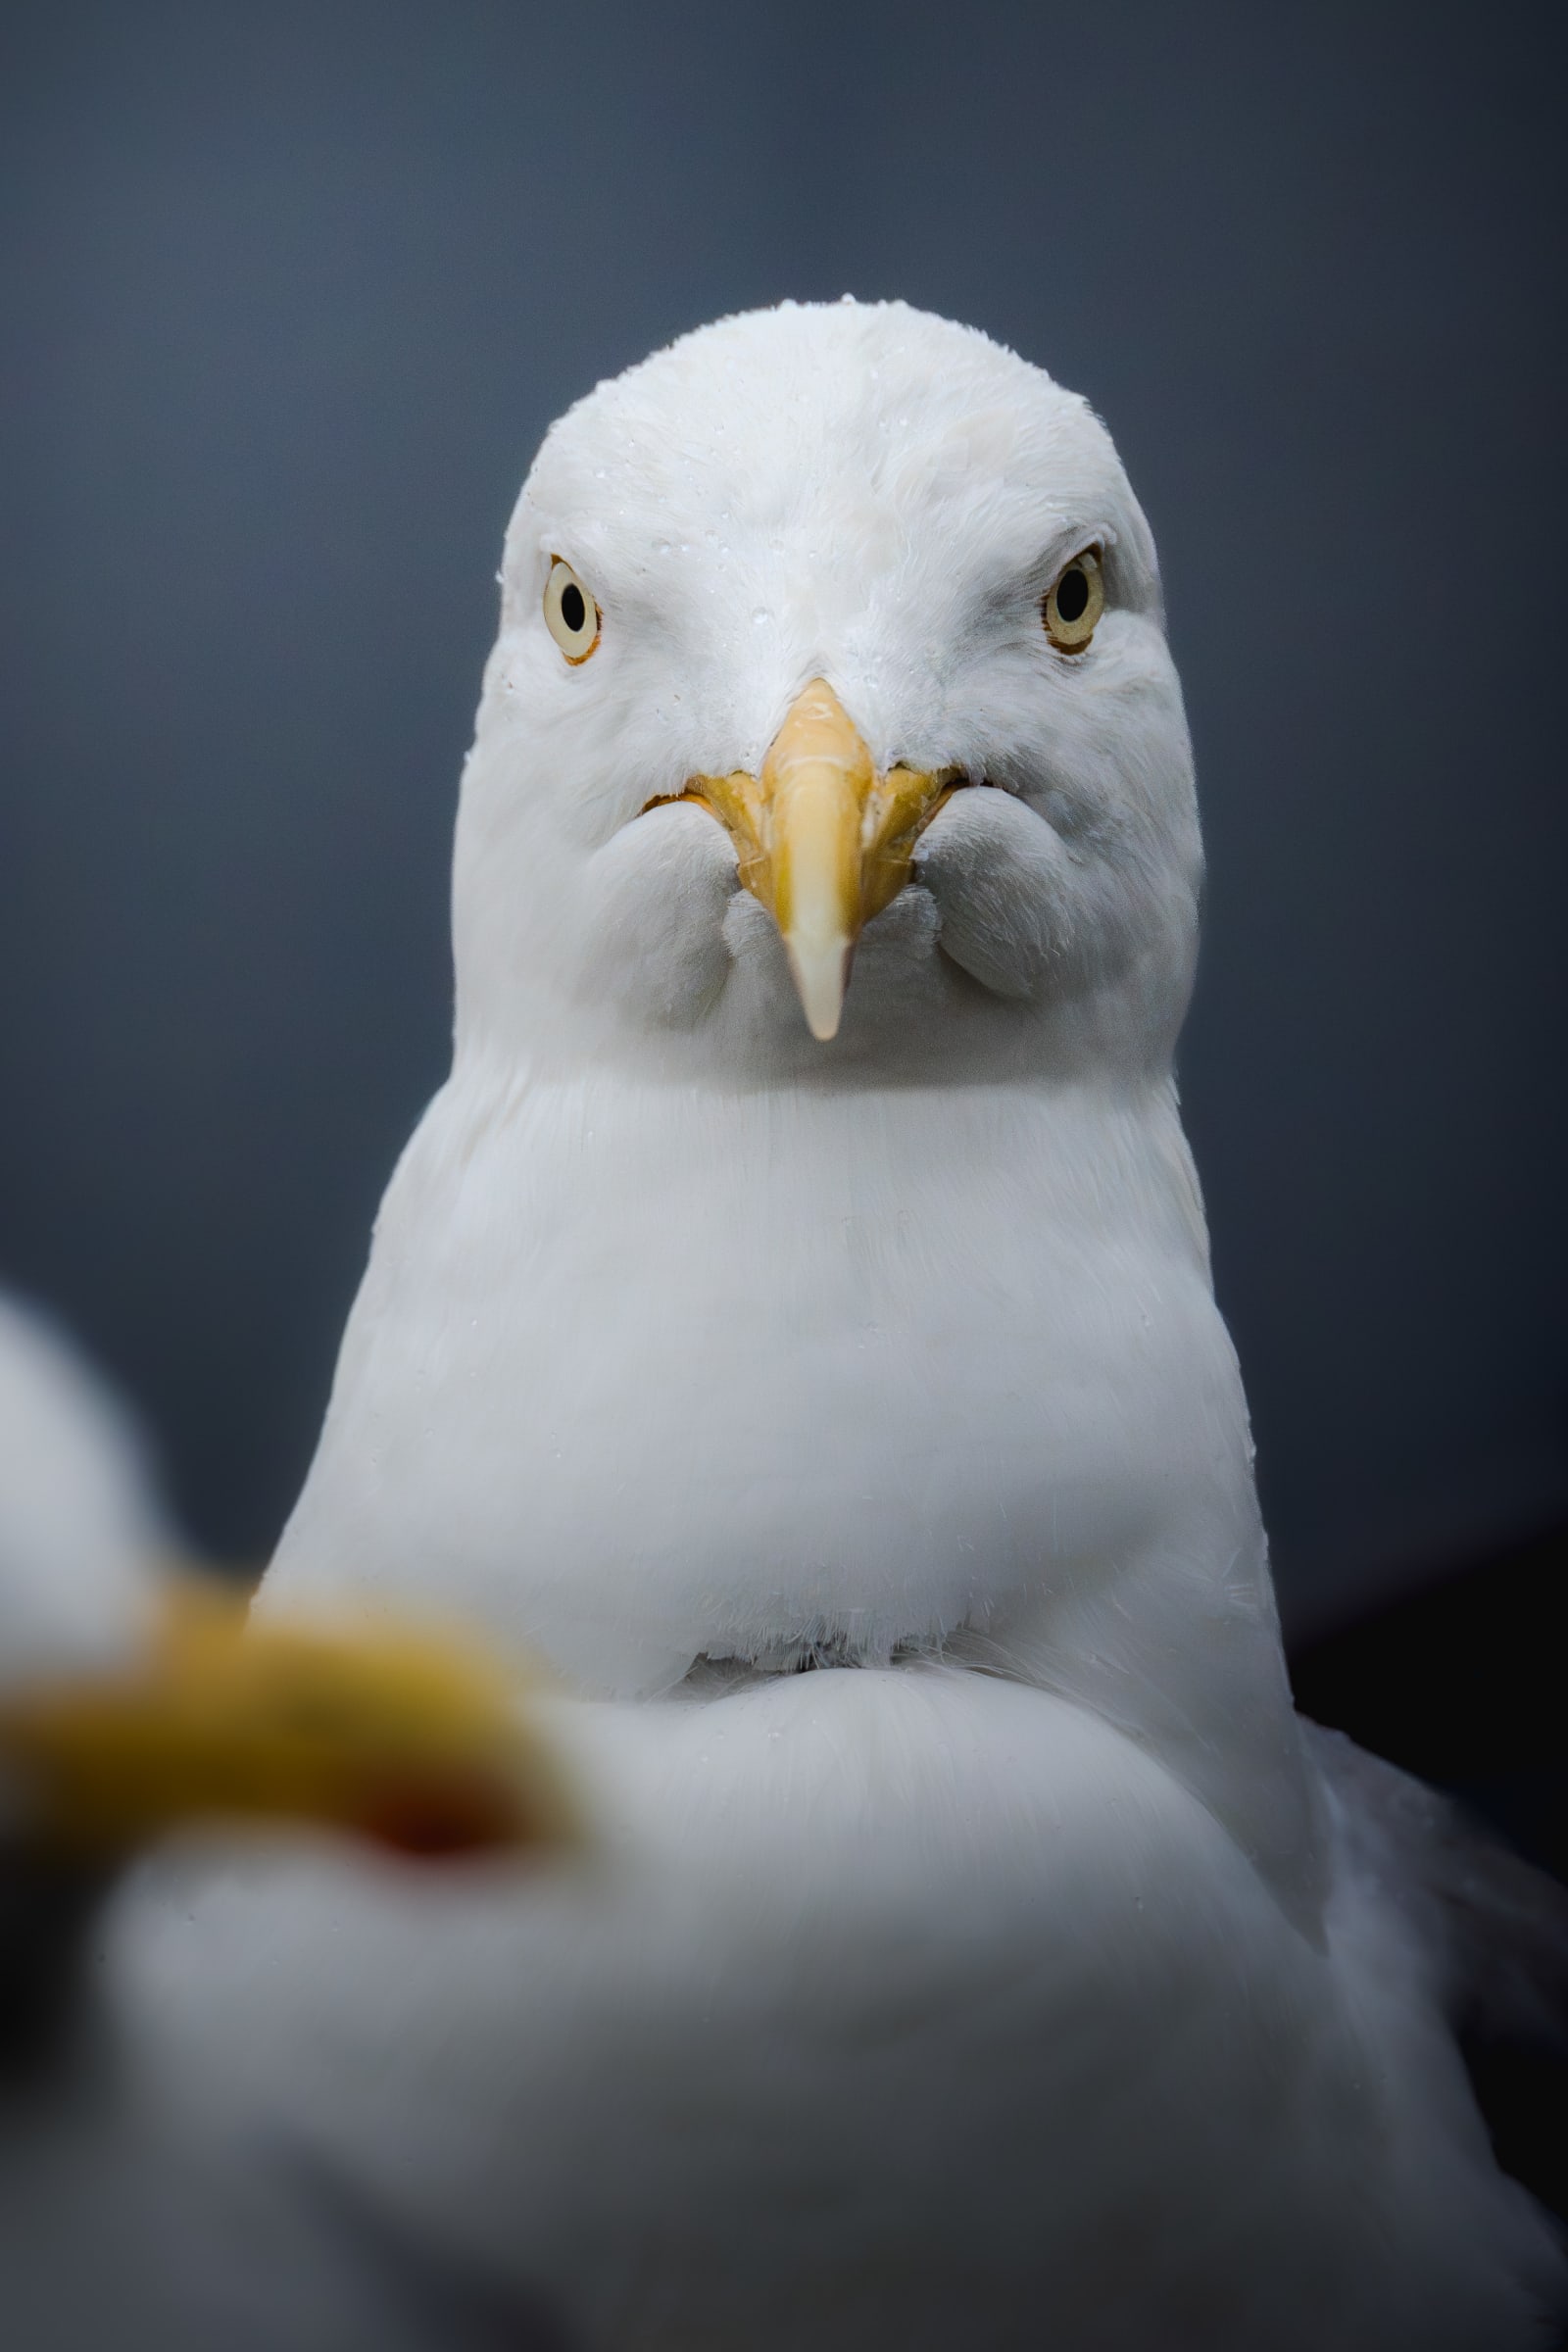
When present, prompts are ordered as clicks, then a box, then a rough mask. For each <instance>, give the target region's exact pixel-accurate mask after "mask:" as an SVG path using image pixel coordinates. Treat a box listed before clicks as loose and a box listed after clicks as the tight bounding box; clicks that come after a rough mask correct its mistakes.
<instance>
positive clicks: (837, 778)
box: [679, 678, 959, 1042]
mask: <svg viewBox="0 0 1568 2352" xmlns="http://www.w3.org/2000/svg"><path fill="white" fill-rule="evenodd" d="M958 780H959V775H958V770H957V769H956V768H945V769H942V770H941V771H940V772H937V773H934V774H928V773H926V772H925V771H923V770H921V769H917V768H911V767H892V768H889V769H888V771H887V773H886V774H885V775H883V776H880V777H879V776H878V775H877V773H876V768H875V764H874V762H873V761H872V759H871V754H870V751H869V749H868V748H867V745H866V742H865V738H864V737H863V736H862V735H861V733H860V731H859V729H858V727H857V726H856V724H855V721H854V720H853V719H852V718H851V717H850V715H849V712H848V711H846V710H845V708H844V705H843V704H842V703H841V702H840V701H839V698H838V696H837V695H836V694H835V693H834V691H833V689H832V687H831V686H829V685H828V683H827V681H826V680H825V679H824V678H814V679H813V680H812V682H811V683H810V685H809V686H807V687H806V688H804V689H803V691H802V692H801V693H800V694H799V695H798V696H797V697H796V699H795V702H794V704H793V705H792V707H791V709H790V711H789V712H788V714H787V715H786V717H785V719H784V723H783V725H782V726H781V727H780V728H779V731H778V733H777V734H776V735H775V736H774V738H773V741H772V743H771V745H770V746H769V748H768V752H767V757H766V758H765V759H764V760H763V761H762V773H761V776H760V778H759V777H757V776H753V775H750V774H748V773H747V772H746V771H745V770H744V769H737V770H736V771H735V772H734V773H733V774H732V775H728V776H697V777H694V778H693V780H692V782H691V783H690V784H689V785H688V786H687V787H686V790H685V792H684V793H682V794H681V795H680V796H679V797H680V798H681V799H683V800H692V801H700V802H701V803H702V804H703V806H704V807H705V808H707V809H711V810H712V812H713V814H714V815H715V816H716V817H717V818H718V820H719V822H720V823H721V824H722V825H723V826H724V827H725V829H726V830H727V831H728V833H729V835H730V838H731V840H732V841H733V842H734V844H735V849H736V853H737V856H738V857H739V859H740V877H741V881H742V882H743V883H744V885H745V887H746V888H747V889H748V890H749V891H750V892H751V893H752V895H753V897H754V898H756V899H759V900H760V902H761V904H762V905H763V906H764V907H766V908H767V910H768V912H769V913H770V914H771V915H772V916H773V919H774V920H775V922H776V923H777V924H778V927H779V931H780V933H781V935H782V937H783V941H784V951H785V954H786V955H787V956H788V957H789V962H790V970H791V972H792V973H793V974H794V978H795V986H796V989H797V990H798V992H799V994H800V1000H801V1005H802V1009H803V1010H804V1012H805V1014H806V1018H807V1022H808V1025H809V1028H810V1032H811V1035H812V1036H813V1037H816V1038H820V1039H822V1040H823V1041H824V1042H825V1041H826V1040H827V1039H828V1038H830V1037H835V1036H837V1034H838V1026H839V1020H840V1017H841V1015H842V1013H843V1009H844V992H845V989H846V988H847V987H848V985H849V978H850V964H851V961H852V959H853V957H854V955H855V943H856V941H857V940H858V938H859V935H860V933H861V931H862V930H863V929H864V927H865V925H866V924H867V923H868V922H869V921H870V920H871V917H872V916H873V915H874V914H880V913H881V911H882V909H883V907H886V906H887V905H888V903H889V901H890V900H892V899H894V898H896V897H897V896H898V894H899V892H900V891H901V890H902V889H903V888H904V885H905V883H906V882H907V880H908V878H909V870H910V865H911V861H912V857H913V851H914V844H915V842H916V840H917V839H918V837H919V835H920V833H921V831H922V830H923V828H924V827H925V826H926V825H928V824H929V823H930V821H931V819H932V817H933V816H934V815H935V814H936V812H937V810H938V809H939V808H940V807H941V806H942V803H943V802H944V801H945V800H946V799H947V797H948V794H949V793H950V792H951V791H952V789H953V787H954V785H955V784H956V782H957V781H958Z"/></svg>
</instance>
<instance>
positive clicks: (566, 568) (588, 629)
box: [545, 556, 600, 662]
mask: <svg viewBox="0 0 1568 2352" xmlns="http://www.w3.org/2000/svg"><path fill="white" fill-rule="evenodd" d="M599 621H600V612H599V607H598V606H597V605H596V604H595V603H594V600H593V598H592V597H591V596H590V595H589V593H588V591H587V589H586V588H585V587H584V586H583V584H582V582H581V580H579V579H578V577H577V574H576V573H575V572H574V571H573V570H572V568H571V565H570V564H563V562H562V560H561V558H560V557H559V556H557V557H556V558H555V560H554V562H553V563H552V564H551V566H550V577H549V579H548V580H546V582H545V626H546V627H547V628H548V629H549V631H550V634H551V636H552V637H553V638H554V639H555V641H556V643H557V644H558V645H559V646H560V648H561V650H562V652H563V653H564V655H565V657H566V660H567V661H568V662H586V661H587V659H588V657H589V655H590V654H591V653H592V652H593V650H594V648H595V647H596V646H597V645H598V643H599Z"/></svg>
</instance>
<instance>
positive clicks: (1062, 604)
mask: <svg viewBox="0 0 1568 2352" xmlns="http://www.w3.org/2000/svg"><path fill="white" fill-rule="evenodd" d="M1040 609H1041V612H1042V613H1043V614H1044V616H1045V623H1046V635H1047V636H1048V637H1049V638H1050V639H1051V642H1052V644H1053V645H1054V646H1058V647H1059V648H1060V650H1061V651H1062V653H1064V654H1081V653H1082V652H1083V650H1084V647H1085V646H1086V645H1087V644H1088V643H1089V640H1090V638H1091V637H1092V636H1093V635H1094V633H1095V623H1096V621H1097V620H1098V619H1099V618H1100V615H1101V614H1102V613H1103V611H1104V610H1105V581H1104V575H1103V572H1102V570H1101V568H1100V550H1099V549H1098V548H1097V547H1086V548H1085V549H1084V552H1083V554H1082V555H1081V556H1074V558H1073V560H1072V562H1071V563H1070V564H1063V565H1062V567H1061V570H1060V572H1059V573H1058V574H1057V576H1056V579H1055V581H1054V584H1053V586H1052V588H1051V590H1050V592H1049V594H1048V595H1047V597H1046V601H1045V603H1044V604H1043V605H1042V607H1041V608H1040Z"/></svg>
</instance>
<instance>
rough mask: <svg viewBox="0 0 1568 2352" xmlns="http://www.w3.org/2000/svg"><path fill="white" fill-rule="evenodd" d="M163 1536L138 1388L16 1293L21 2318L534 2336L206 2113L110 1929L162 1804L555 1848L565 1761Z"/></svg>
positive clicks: (13, 1700) (0, 1500) (12, 1595)
mask: <svg viewBox="0 0 1568 2352" xmlns="http://www.w3.org/2000/svg"><path fill="white" fill-rule="evenodd" d="M169 1550H170V1543H169V1535H168V1529H167V1525H166V1523H165V1522H164V1520H163V1517H162V1514H161V1512H160V1510H159V1507H158V1504H157V1501H156V1499H155V1496H154V1495H153V1491H152V1488H151V1485H150V1483H149V1480H148V1477H147V1473H146V1466H145V1463H144V1461H143V1458H142V1453H141V1449H140V1446H139V1444H138V1442H137V1439H136V1437H135V1434H134V1433H133V1431H132V1430H131V1428H130V1426H129V1424H128V1423H127V1421H126V1420H125V1418H124V1416H123V1413H122V1411H121V1410H120V1408H119V1406H118V1405H117V1404H116V1402H115V1400H114V1399H112V1398H111V1397H108V1396H107V1395H106V1394H105V1392H104V1391H103V1389H102V1388H101V1386H100V1385H99V1383H98V1382H97V1381H96V1379H95V1378H94V1377H93V1376H92V1375H91V1373H90V1372H89V1371H88V1370H87V1368H86V1367H85V1366H84V1365H83V1364H82V1363H81V1361H80V1360H79V1358H78V1357H77V1356H76V1354H75V1352H74V1350H73V1349H72V1348H71V1347H70V1346H69V1344H68V1343H67V1342H65V1341H64V1340H63V1339H62V1337H61V1336H60V1335H59V1334H58V1333H56V1332H55V1331H54V1330H53V1329H52V1328H50V1327H49V1326H48V1325H47V1324H45V1323H44V1322H43V1321H41V1320H40V1319H39V1318H38V1317H36V1316H35V1315H33V1314H32V1313H30V1312H28V1311H27V1310H25V1309H24V1308H22V1307H20V1306H18V1305H17V1304H15V1303H14V1302H12V1301H10V1300H8V1299H4V1298H0V2340H3V2341H4V2342H5V2343H6V2345H7V2346H8V2347H15V2352H99V2348H100V2347H101V2346H103V2345H106V2344H111V2343H113V2344H119V2345H124V2346H126V2347H128V2348H129V2352H142V2348H143V2347H146V2348H147V2352H152V2348H153V2347H154V2346H156V2347H157V2352H211V2348H212V2347H213V2346H215V2345H218V2344H222V2345H224V2346H225V2347H227V2348H228V2352H279V2347H281V2346H284V2345H287V2346H288V2347H290V2352H361V2348H362V2347H364V2346H367V2345H368V2344H371V2343H374V2344H375V2345H377V2346H378V2347H382V2348H384V2352H502V2348H503V2347H506V2352H523V2348H524V2347H529V2348H530V2352H531V2348H532V2347H534V2346H537V2347H539V2348H540V2352H543V2348H544V2347H545V2346H546V2345H547V2344H549V2345H555V2344H556V2343H557V2342H558V2338H557V2337H556V2336H555V2334H554V2333H553V2332H547V2330H546V2328H545V2326H544V2323H543V2322H542V2321H541V2320H539V2318H538V2316H537V2313H536V2311H534V2310H533V2309H532V2308H530V2306H529V2305H528V2304H527V2303H526V2302H525V2300H524V2299H523V2297H522V2296H521V2295H520V2294H519V2293H518V2292H516V2291H515V2290H514V2289H512V2288H511V2287H510V2285H509V2286H508V2287H507V2288H506V2290H505V2291H504V2292H503V2291H499V2290H496V2289H491V2288H488V2287H487V2284H486V2282H484V2281H483V2280H481V2279H479V2278H477V2277H476V2275H475V2274H474V2272H473V2269H472V2266H471V2265H467V2266H465V2267H464V2268H463V2269H462V2271H461V2272H458V2271H454V2270H453V2268H452V2266H451V2265H450V2263H448V2262H446V2261H445V2260H444V2259H443V2258H442V2257H441V2256H440V2254H439V2252H438V2251H434V2250H430V2249H426V2248H423V2247H421V2245H420V2244H419V2242H418V2240H417V2238H415V2237H413V2236H412V2235H411V2234H410V2233H407V2232H401V2231H400V2232H398V2233H395V2234H394V2233H389V2232H388V2231H387V2230H386V2229H385V2228H384V2227H383V2226H381V2224H380V2223H379V2222H378V2220H377V2218H376V2216H375V2215H374V2214H373V2213H371V2212H368V2211H366V2210H364V2209H363V2208H361V2207H359V2206H357V2205H356V2203H355V2201H354V2199H353V2197H352V2196H351V2195H349V2194H346V2193H344V2192H343V2190H342V2189H341V2188H340V2187H339V2186H338V2185H337V2184H336V2183H330V2182H323V2180H321V2178H320V2176H319V2172H318V2171H317V2170H316V2169H315V2168H313V2166H312V2165H311V2163H310V2161H309V2157H308V2155H307V2154H306V2153H305V2152H304V2151H302V2150H300V2149H299V2148H297V2147H295V2146H293V2145H291V2143H290V2142H289V2140H288V2138H287V2137H286V2135H284V2134H281V2133H279V2132H278V2131H275V2130H274V2129H272V2128H271V2126H270V2125H269V2124H267V2123H265V2122H263V2120H262V2119H261V2118H260V2117H259V2116H258V2115H256V2114H247V2113H246V2112H244V2111H243V2110H241V2109H238V2108H236V2107H234V2106H233V2105H232V2103H230V2102H228V2101H226V2100H225V2099H224V2097H223V2095H222V2091H221V2086H220V2088H219V2091H218V2095H216V2096H215V2097H214V2098H213V2099H211V2100H210V2101H208V2102H207V2104H206V2106H205V2108H204V2109H203V2110H201V2112H200V2116H199V2117H198V2110H197V2108H196V2105H195V2103H194V2102H192V2101H190V2100H189V2099H185V2098H183V2097H180V2096H177V2095H176V2096H166V2095H165V2088H164V2084H163V2083H162V2082H161V2080H160V2076H159V2069H158V2066H157V2063H156V2059H155V2058H154V2056H153V2053H152V2050H151V2048H150V2047H149V2045H147V2044H146V2043H144V2042H143V2041H142V2039H141V2037H140V2036H138V2034H137V2033H136V2031H135V2026H134V2019H133V2017H132V2016H130V2015H129V2014H128V2013H127V2012H126V2011H125V2010H124V2009H123V2005H122V2004H121V2003H120V2002H119V2001H118V2000H117V1999H116V1998H114V1997H113V1994H112V1993H111V1995H110V1997H108V1998H105V1997H103V1991H102V1988H101V1987H100V1986H99V1985H97V1984H96V1982H95V1979H94V1974H93V1970H92V1965H91V1951H92V1946H93V1943H94V1941H95V1939H96V1937H97V1936H98V1935H99V1934H100V1933H102V1932H103V1925H104V1916H105V1913H106V1911H107V1910H108V1909H109V1908H110V1907H111V1906H112V1903H113V1899H114V1883H115V1880H116V1878H117V1876H118V1874H119V1872H120V1870H121V1869H122V1867H123V1865H124V1863H125V1862H126V1861H127V1860H128V1859H129V1857H130V1856H131V1855H132V1854H133V1853H134V1852H135V1851H136V1850H137V1849H138V1848H139V1847H141V1846H144V1845H146V1844H148V1843H150V1842H151V1841H152V1840H153V1839H154V1838H159V1837H161V1836H164V1835H167V1834H168V1833H170V1832H171V1831H174V1830H178V1829H180V1828H182V1827H185V1828H188V1827H189V1826H190V1825H192V1824H200V1823H206V1824H208V1825H209V1826H210V1827H212V1828H215V1829H216V1827H217V1825H220V1824H221V1825H224V1827H225V1829H226V1831H227V1832H228V1834H229V1835H230V1836H232V1835H233V1834H234V1832H235V1831H236V1828H237V1826H238V1825H239V1824H240V1823H242V1822H244V1823H249V1824H250V1825H251V1827H252V1829H253V1830H254V1829H256V1828H257V1827H260V1826H261V1825H264V1824H266V1825H270V1827H271V1829H272V1832H273V1834H274V1835H275V1834H283V1835H286V1836H289V1837H291V1838H298V1836H299V1835H300V1833H301V1832H302V1830H306V1829H309V1828H315V1829H318V1830H319V1829H320V1828H322V1827H323V1826H324V1827H330V1828H332V1829H334V1830H337V1831H339V1832H349V1833H352V1834H354V1835H355V1836H358V1837H360V1838H369V1839H374V1840H375V1841H377V1842H378V1843H390V1844H394V1845H397V1846H400V1847H404V1848H407V1847H409V1846H411V1845H412V1846H415V1847H417V1848H419V1849H421V1850H422V1849H424V1848H427V1847H431V1846H439V1847H441V1848H442V1849H443V1850H446V1851H454V1852H458V1851H474V1852H477V1851H479V1850H482V1849H485V1848H495V1849H504V1848H509V1847H514V1846H518V1845H529V1846H531V1847H537V1846H538V1845H539V1844H540V1843H541V1842H543V1841H547V1840H548V1841H554V1840H557V1839H559V1838H562V1837H563V1835H564V1833H565V1832H566V1830H567V1829H568V1827H569V1819H570V1800H569V1797H568V1795H567V1793H566V1791H565V1789H564V1785H563V1783H562V1780H561V1777H560V1773H559V1768H558V1767H557V1766H556V1765H555V1764H554V1763H553V1761H552V1760H551V1758H550V1754H549V1751H548V1749H546V1748H544V1747H543V1746H542V1745H541V1744H540V1743H539V1742H538V1740H537V1738H536V1736H534V1735H532V1734H531V1733H530V1732H529V1730H528V1728H527V1726H526V1724H525V1723H522V1724H519V1723H518V1722H517V1721H516V1720H515V1711H514V1708H513V1704H512V1700H511V1696H510V1693H508V1692H507V1691H505V1689H504V1688H503V1689H500V1690H497V1689H496V1688H495V1687H494V1685H493V1680H492V1678H491V1677H490V1675H489V1674H488V1673H485V1672H480V1671H478V1670H476V1669H475V1667H474V1666H473V1665H472V1664H471V1663H470V1662H468V1661H466V1660H464V1659H462V1658H460V1657H458V1656H457V1655H455V1654H454V1653H451V1652H450V1651H447V1652H442V1651H441V1650H440V1649H437V1648H432V1646H431V1644H430V1642H429V1641H428V1639H427V1637H425V1636H424V1635H422V1634H413V1635H411V1634H405V1635H403V1636H401V1637H398V1636H395V1635H392V1634H390V1633H388V1632H387V1630H386V1629H384V1628H382V1629H379V1630H378V1631H377V1632H376V1633H375V1634H374V1635H373V1636H372V1637H369V1638H367V1637H366V1636H364V1635H363V1634H362V1635H361V1636H360V1637H358V1638H357V1639H347V1638H337V1639H331V1638H327V1639H323V1638H322V1636H321V1635H320V1634H319V1633H317V1632H311V1631H301V1630H291V1629H288V1628H284V1627H277V1626H273V1627H270V1628H269V1629H267V1631H266V1632H265V1633H264V1634H262V1635H260V1636H258V1635H256V1634H247V1633H246V1630H245V1624H244V1608H243V1603H242V1601H241V1600H240V1599H239V1598H238V1597H237V1596H232V1597H231V1596H226V1595H225V1594H224V1593H222V1592H221V1590H220V1589H218V1588H216V1587H214V1586H212V1585H198V1584H196V1583H194V1582H193V1581H189V1580H187V1579H184V1578H178V1579H176V1578H175V1577H174V1576H172V1574H171V1573H170V1571H169V1567H168V1564H167V1555H168V1553H169ZM426 1899H429V1897H428V1893H427V1894H426ZM178 2087H179V2086H178V2085H176V2086H175V2088H176V2090H177V2088H178ZM530 2329H531V2330H532V2332H530Z"/></svg>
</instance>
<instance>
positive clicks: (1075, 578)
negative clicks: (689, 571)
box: [563, 564, 1089, 621]
mask: <svg viewBox="0 0 1568 2352" xmlns="http://www.w3.org/2000/svg"><path fill="white" fill-rule="evenodd" d="M566 593H567V595H568V596H569V595H570V594H571V591H570V589H568V590H567V591H566ZM563 609H564V608H563ZM1088 610H1089V581H1088V579H1087V578H1086V576H1085V574H1084V572H1083V571H1082V569H1081V568H1080V567H1079V565H1078V564H1069V565H1068V566H1067V569H1066V570H1065V571H1064V572H1063V573H1062V575H1061V577H1060V579H1059V580H1058V581H1057V582H1056V611H1057V612H1058V613H1060V614H1061V617H1062V619H1063V620H1065V621H1074V620H1082V618H1083V616H1084V614H1085V613H1087V612H1088Z"/></svg>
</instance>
